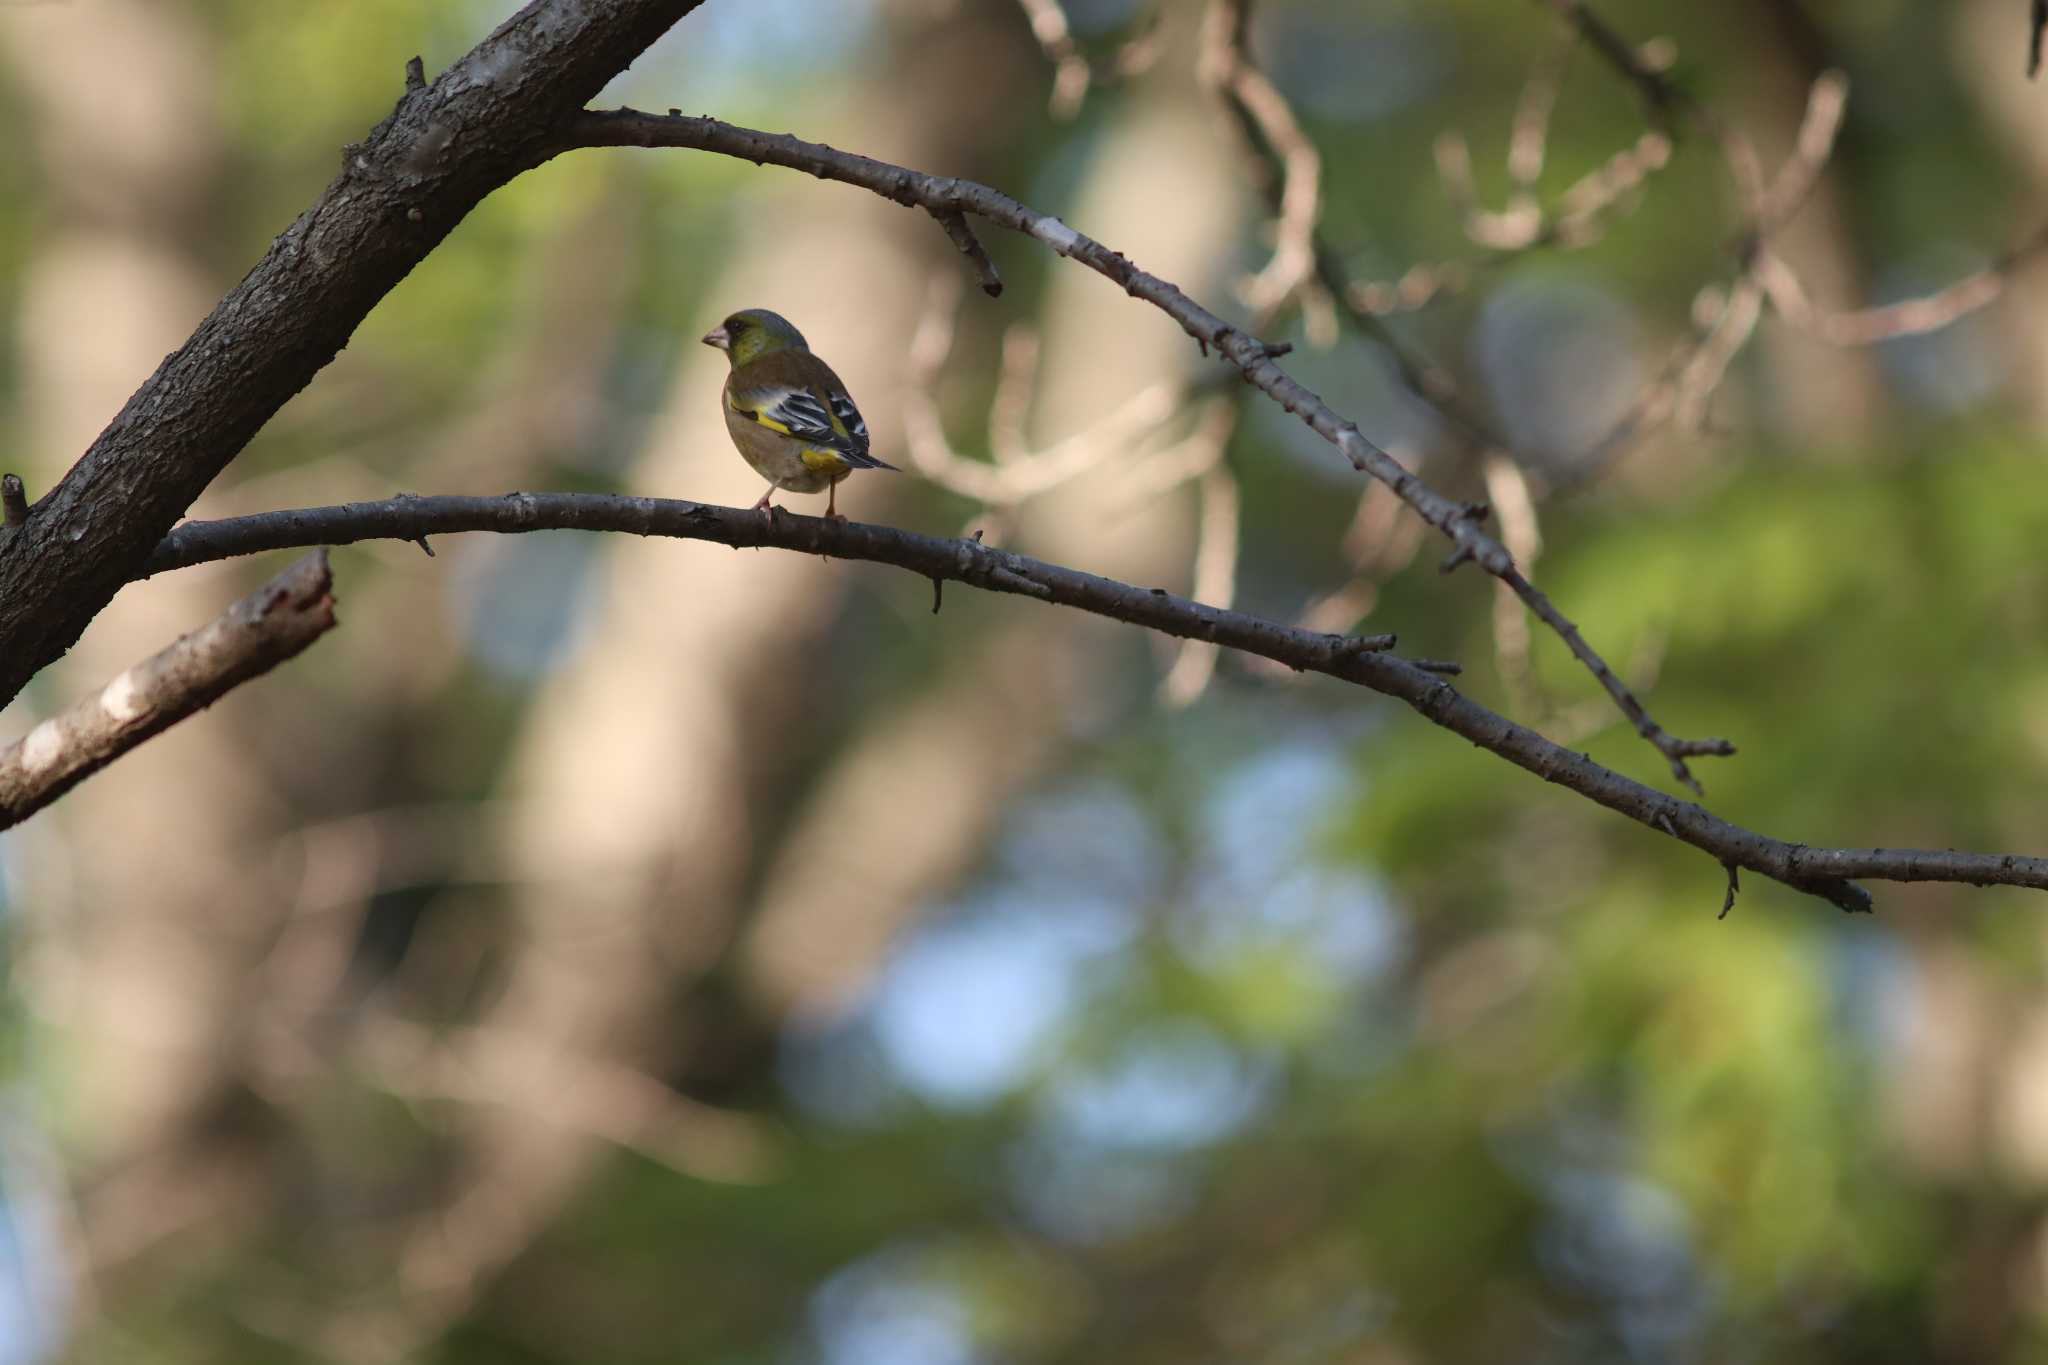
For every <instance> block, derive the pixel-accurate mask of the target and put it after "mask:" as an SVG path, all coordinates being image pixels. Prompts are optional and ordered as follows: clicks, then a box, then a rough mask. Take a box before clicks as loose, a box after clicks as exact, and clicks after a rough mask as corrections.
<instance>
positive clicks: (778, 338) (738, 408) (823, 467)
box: [704, 308, 896, 516]
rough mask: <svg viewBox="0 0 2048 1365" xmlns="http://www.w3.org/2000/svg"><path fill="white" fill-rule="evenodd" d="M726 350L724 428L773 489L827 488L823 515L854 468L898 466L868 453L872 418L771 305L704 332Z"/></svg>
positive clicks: (833, 512) (765, 503) (764, 498)
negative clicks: (868, 418) (729, 364)
mask: <svg viewBox="0 0 2048 1365" xmlns="http://www.w3.org/2000/svg"><path fill="white" fill-rule="evenodd" d="M704 344H705V345H707V346H715V347H717V348H718V349H719V350H721V351H724V352H725V353H726V357H727V359H729V360H730V361H731V362H732V373H731V374H729V375H727V376H726V378H725V390H724V392H723V394H722V395H721V397H722V404H723V406H724V409H725V429H726V430H727V431H728V432H730V433H731V434H732V443H733V444H734V445H735V446H737V447H738V448H739V452H740V455H741V457H742V458H743V459H745V460H746V462H747V463H748V464H750V465H752V466H753V467H754V471H755V472H756V473H758V474H759V475H760V476H761V477H762V478H764V479H766V480H768V491H767V492H766V493H763V494H762V495H761V500H760V501H759V502H757V503H755V504H754V506H755V507H757V508H762V507H765V508H770V509H771V510H772V504H771V503H770V502H769V499H770V498H772V497H774V496H775V490H777V489H778V488H779V489H783V490H786V491H788V492H791V493H816V492H818V491H819V490H820V489H829V490H830V494H829V496H828V497H827V499H826V503H825V515H827V516H837V515H838V514H839V509H838V499H839V481H840V480H841V479H843V478H845V477H846V476H847V475H848V474H851V473H852V472H853V471H854V470H856V469H894V468H895V467H896V466H895V465H892V464H889V463H887V462H886V461H883V460H880V459H877V458H876V457H875V456H873V455H870V454H869V453H868V428H867V423H866V422H864V421H862V420H861V415H860V410H859V409H858V408H856V407H855V406H854V405H853V398H852V397H851V396H850V395H849V394H848V393H847V392H846V385H845V384H843V383H841V382H840V380H839V376H838V375H836V374H834V373H832V367H831V366H829V365H827V364H826V363H825V362H824V361H822V360H820V359H818V357H816V356H815V355H812V354H811V348H810V346H809V345H808V344H806V343H805V341H804V337H803V333H801V332H799V331H797V329H796V328H795V327H793V326H792V325H791V324H790V322H789V320H788V319H787V318H785V317H783V316H781V315H780V314H778V313H771V312H769V311H768V310H767V309H765V308H748V309H745V310H743V311H741V312H738V313H734V314H733V315H732V316H731V317H729V318H727V319H726V320H725V321H724V322H722V323H720V324H719V325H718V326H717V327H715V328H713V329H712V330H711V332H710V333H708V334H707V335H706V336H705V338H704Z"/></svg>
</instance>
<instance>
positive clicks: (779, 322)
mask: <svg viewBox="0 0 2048 1365" xmlns="http://www.w3.org/2000/svg"><path fill="white" fill-rule="evenodd" d="M704 344H705V345H706V346H716V347H717V348H718V349H719V350H721V351H724V352H725V354H726V356H727V357H728V358H729V359H730V360H731V361H732V365H733V368H734V369H738V368H739V367H740V366H742V365H744V364H746V363H747V362H748V361H750V360H756V359H759V358H760V357H761V356H764V355H769V354H771V353H773V352H775V351H808V350H809V349H810V347H809V346H807V345H805V344H804V334H803V333H802V332H799V331H798V330H797V329H796V328H795V327H793V326H791V325H790V321H789V319H788V318H786V317H784V316H782V314H780V313H771V312H769V311H768V310H767V309H766V308H746V309H742V310H741V311H739V312H737V313H734V314H733V315H732V316H731V317H729V318H727V319H726V320H725V321H724V322H721V323H719V324H718V325H717V326H716V327H714V328H712V329H711V330H710V331H709V332H706V333H705V334H704Z"/></svg>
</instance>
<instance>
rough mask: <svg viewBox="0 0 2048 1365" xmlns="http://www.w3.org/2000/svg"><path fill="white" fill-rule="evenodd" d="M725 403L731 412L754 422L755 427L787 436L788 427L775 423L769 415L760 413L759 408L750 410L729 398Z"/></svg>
mask: <svg viewBox="0 0 2048 1365" xmlns="http://www.w3.org/2000/svg"><path fill="white" fill-rule="evenodd" d="M726 401H727V403H728V404H729V405H730V406H731V408H732V410H733V411H734V412H736V413H738V414H739V415H740V416H742V417H745V418H748V419H750V420H751V421H753V422H754V423H755V424H756V425H759V426H764V427H766V428H768V430H770V431H779V432H781V433H782V434H783V435H784V436H787V435H789V428H788V427H786V426H784V425H783V424H782V423H780V422H778V421H776V420H775V419H774V418H773V417H770V416H769V415H768V414H767V413H765V412H762V411H761V410H760V409H759V408H750V407H747V406H745V405H744V404H742V403H740V402H739V401H738V400H736V399H731V398H728V399H727V400H726Z"/></svg>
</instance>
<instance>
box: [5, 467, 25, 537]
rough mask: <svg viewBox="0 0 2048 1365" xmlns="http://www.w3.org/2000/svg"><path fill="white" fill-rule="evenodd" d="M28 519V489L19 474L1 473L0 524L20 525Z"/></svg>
mask: <svg viewBox="0 0 2048 1365" xmlns="http://www.w3.org/2000/svg"><path fill="white" fill-rule="evenodd" d="M27 520H28V489H27V488H26V487H24V486H23V484H22V482H21V475H19V474H0V524H4V525H8V526H19V525H21V524H22V523H23V522H25V521H27Z"/></svg>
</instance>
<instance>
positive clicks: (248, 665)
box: [0, 550, 334, 829]
mask: <svg viewBox="0 0 2048 1365" xmlns="http://www.w3.org/2000/svg"><path fill="white" fill-rule="evenodd" d="M333 586H334V580H333V577H332V576H331V575H330V574H329V573H328V571H327V552H326V551H325V550H320V551H317V552H315V553H313V554H310V555H307V556H306V557H305V558H304V559H301V560H300V561H299V562H298V563H296V564H294V565H292V566H291V567H290V568H289V569H286V570H285V571H284V572H283V573H281V574H279V575H278V576H277V577H275V578H273V579H271V580H270V581H269V582H268V583H265V584H264V585H263V586H262V587H260V588H258V589H257V590H256V591H255V592H253V593H251V594H249V596H247V597H245V598H243V599H242V600H241V601H239V602H237V603H235V605H234V606H232V607H229V608H228V609H227V611H226V612H225V613H224V614H222V615H221V616H220V617H218V618H217V619H215V620H214V621H212V622H210V623H208V624H207V625H204V626H202V627H200V628H199V629H198V630H195V631H193V632H192V633H191V634H190V635H186V636H183V637H181V638H179V639H178V640H177V641H175V642H174V643H172V644H171V645H170V646H169V647H168V648H166V649H163V650H161V651H159V652H158V653H157V654H155V655H153V656H151V657H150V658H148V659H145V660H144V661H143V662H141V663H139V664H137V665H135V666H134V667H133V668H130V669H127V670H125V671H124V672H123V673H122V674H121V675H120V676H119V677H117V678H115V679H114V680H113V681H112V682H110V683H108V684H107V685H106V686H105V687H104V688H102V689H101V690H100V691H99V692H97V693H95V694H94V695H92V696H91V697H88V698H86V699H85V700H83V701H81V702H78V703H77V704H76V705H74V706H73V707H71V709H70V710H68V711H66V712H64V713H63V714H62V715H59V716H52V717H51V718H50V719H48V720H46V721H44V722H43V723H42V724H40V725H38V726H36V728H35V729H33V730H31V731H29V732H28V734H27V735H25V736H24V737H22V738H21V739H19V740H17V741H15V742H14V743H13V744H10V745H8V746H7V747H6V748H5V749H0V829H6V828H8V827H9V826H12V825H18V824H20V823H21V822H22V821H23V820H26V819H28V817H29V816H31V815H34V814H35V813H36V812H37V811H39V810H41V809H42V808H43V807H44V806H47V805H49V804H50V803H51V802H52V801H55V800H56V799H57V798H58V797H60V796H62V795H63V794H64V793H65V792H68V791H70V790H71V789H72V788H73V787H75V786H77V785H78V784H79V783H80V782H83V781H84V780H85V779H86V778H88V777H91V776H92V775H93V774H94V773H96V772H98V771H99V770H100V769H102V768H104V767H106V766H107V765H108V764H109V763H112V762H113V761H114V760H115V759H117V758H119V757H120V756H121V755H122V754H125V753H127V752H128V751H129V750H130V749H133V748H134V747H135V746H137V745H138V744H141V743H142V742H143V741H144V740H146V739H150V738H152V737H154V736H156V735H160V734H162V733H163V732H164V731H165V730H168V729H170V728H171V727H172V726H173V725H176V724H177V723H178V722H179V721H181V720H183V719H185V717H187V716H189V715H191V714H192V713H193V712H195V711H197V710H199V709H200V708H202V707H206V706H211V705H212V704H213V703H214V702H216V701H218V700H219V699H220V698H221V697H222V696H224V695H226V693H227V692H228V690H229V689H230V688H232V687H235V686H237V685H238V684H240V683H245V682H247V681H248V680H249V679H251V678H253V677H256V676H257V675H258V674H261V673H268V672H269V671H270V670H271V669H273V668H275V667H277V666H278V665H279V664H281V663H283V662H284V661H285V660H286V659H289V658H291V657H292V656H293V655H295V654H297V653H298V652H299V651H301V650H303V649H304V648H305V647H306V646H307V645H310V644H312V643H313V642H314V641H315V640H317V639H319V638H320V637H321V636H322V635H325V634H326V633H327V632H328V631H330V630H332V629H334V598H333V596H332V595H331V590H332V588H333Z"/></svg>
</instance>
